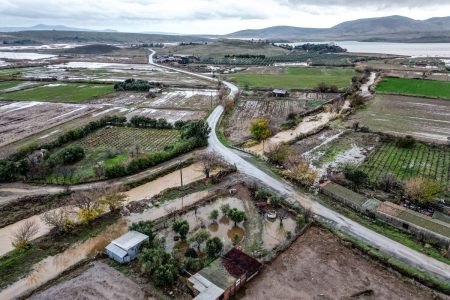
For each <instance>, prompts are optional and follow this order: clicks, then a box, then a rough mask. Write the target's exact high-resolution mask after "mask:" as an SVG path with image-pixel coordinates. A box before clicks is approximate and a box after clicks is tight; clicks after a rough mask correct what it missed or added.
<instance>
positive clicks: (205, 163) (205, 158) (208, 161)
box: [197, 152, 223, 178]
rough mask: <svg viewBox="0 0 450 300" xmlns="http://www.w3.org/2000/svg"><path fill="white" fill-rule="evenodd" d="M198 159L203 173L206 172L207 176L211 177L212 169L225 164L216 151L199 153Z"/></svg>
mask: <svg viewBox="0 0 450 300" xmlns="http://www.w3.org/2000/svg"><path fill="white" fill-rule="evenodd" d="M197 161H198V162H199V163H200V164H201V166H202V170H203V174H205V177H206V178H209V175H210V173H211V171H212V170H214V169H215V168H218V167H221V166H223V162H222V160H221V159H220V157H219V156H218V155H217V154H215V153H214V152H207V153H202V154H200V155H198V156H197Z"/></svg>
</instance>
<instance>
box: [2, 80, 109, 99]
mask: <svg viewBox="0 0 450 300" xmlns="http://www.w3.org/2000/svg"><path fill="white" fill-rule="evenodd" d="M112 92H114V88H113V85H104V84H83V83H55V84H48V85H44V86H40V87H35V88H31V89H26V90H21V91H17V92H12V93H7V94H4V95H1V96H0V100H13V101H44V102H63V103H78V102H85V101H88V100H90V99H92V98H94V97H100V96H104V95H106V94H110V93H112Z"/></svg>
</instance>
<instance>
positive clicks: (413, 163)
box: [360, 142, 450, 187]
mask: <svg viewBox="0 0 450 300" xmlns="http://www.w3.org/2000/svg"><path fill="white" fill-rule="evenodd" d="M360 168H361V169H362V170H363V171H365V172H367V173H368V175H369V178H370V180H371V181H376V180H377V178H378V176H379V175H380V174H381V173H385V172H389V173H393V174H395V175H397V177H398V178H399V179H402V180H403V179H407V178H410V177H416V176H424V177H429V178H432V179H434V180H436V181H438V182H440V183H441V184H442V185H443V186H444V187H445V186H448V184H449V182H450V177H449V175H450V174H449V171H450V150H449V149H448V148H445V147H430V146H427V145H425V144H422V143H416V144H415V145H414V147H413V148H411V149H408V148H399V147H398V146H396V144H395V143H394V142H390V143H385V144H382V145H381V146H380V147H378V148H377V149H375V151H374V152H373V153H371V154H370V155H369V156H368V157H367V159H366V160H365V161H364V163H363V164H362V165H361V166H360Z"/></svg>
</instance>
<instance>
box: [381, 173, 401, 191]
mask: <svg viewBox="0 0 450 300" xmlns="http://www.w3.org/2000/svg"><path fill="white" fill-rule="evenodd" d="M378 186H379V187H380V188H381V189H383V191H385V192H390V191H391V190H393V189H394V188H397V187H399V186H400V183H399V182H398V180H397V176H395V175H394V174H392V173H385V172H383V173H381V174H380V175H379V176H378Z"/></svg>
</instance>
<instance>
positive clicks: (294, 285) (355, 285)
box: [238, 227, 448, 300]
mask: <svg viewBox="0 0 450 300" xmlns="http://www.w3.org/2000/svg"><path fill="white" fill-rule="evenodd" d="M364 291H366V293H363V295H361V296H359V297H355V295H357V294H358V293H361V292H364ZM367 291H369V292H367ZM352 296H353V297H352ZM441 296H442V295H441ZM238 298H240V299H261V300H263V299H280V300H281V299H283V300H288V299H392V300H396V299H398V300H400V299H434V292H433V291H431V290H430V289H428V288H426V287H424V286H421V285H419V284H417V283H415V282H412V281H411V280H408V279H405V278H404V277H402V276H400V275H399V274H397V273H394V272H392V271H389V270H387V269H385V268H384V267H382V266H380V265H378V264H377V263H374V262H373V261H370V260H368V259H366V258H365V257H363V256H361V255H360V254H358V253H355V252H353V251H352V250H351V249H349V248H347V247H345V246H344V245H343V244H342V243H341V242H340V241H339V240H338V238H337V237H335V236H333V235H332V234H331V233H330V232H328V231H326V230H324V229H321V228H318V227H311V229H309V230H308V231H307V232H306V233H305V234H304V235H302V236H301V237H300V238H298V240H297V241H296V242H295V243H294V244H292V246H291V247H290V248H289V249H287V250H286V251H285V252H284V253H282V254H281V255H280V256H278V257H277V258H276V259H275V260H274V261H273V262H272V263H271V264H270V265H268V266H266V268H265V269H264V270H263V271H262V272H261V273H260V274H259V275H258V276H257V277H255V278H254V279H253V280H252V281H251V282H249V283H248V284H247V286H246V287H245V291H244V292H243V293H242V295H241V297H238ZM444 298H445V297H444ZM445 299H448V298H445Z"/></svg>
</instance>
